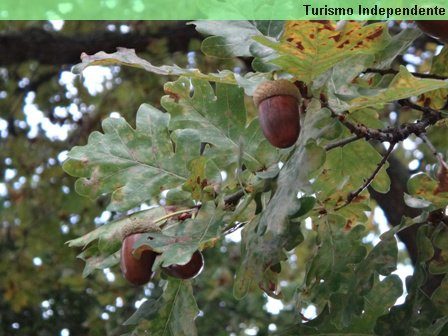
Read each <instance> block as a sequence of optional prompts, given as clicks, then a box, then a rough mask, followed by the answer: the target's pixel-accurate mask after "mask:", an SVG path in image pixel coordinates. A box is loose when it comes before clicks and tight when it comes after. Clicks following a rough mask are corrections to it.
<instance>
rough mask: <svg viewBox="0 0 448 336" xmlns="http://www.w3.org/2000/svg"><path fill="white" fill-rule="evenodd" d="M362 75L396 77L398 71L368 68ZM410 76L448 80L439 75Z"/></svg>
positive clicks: (413, 73)
mask: <svg viewBox="0 0 448 336" xmlns="http://www.w3.org/2000/svg"><path fill="white" fill-rule="evenodd" d="M363 72H364V73H377V74H380V75H389V74H392V75H396V74H398V72H399V71H398V70H394V69H372V68H368V69H366V70H365V71H363ZM411 75H412V76H414V77H418V78H429V79H441V80H445V79H448V77H447V76H440V75H435V74H424V73H419V72H411Z"/></svg>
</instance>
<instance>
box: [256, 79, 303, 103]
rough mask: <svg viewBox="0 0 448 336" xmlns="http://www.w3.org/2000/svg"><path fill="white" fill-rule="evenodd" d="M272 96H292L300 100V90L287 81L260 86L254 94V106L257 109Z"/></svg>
mask: <svg viewBox="0 0 448 336" xmlns="http://www.w3.org/2000/svg"><path fill="white" fill-rule="evenodd" d="M272 96H292V97H295V98H296V99H297V101H299V100H300V98H301V95H300V91H299V89H298V88H297V87H296V86H295V85H294V84H293V83H291V82H290V81H288V80H286V79H279V80H271V81H267V82H263V83H261V84H260V85H258V87H257V89H256V90H255V93H254V97H253V98H254V104H255V106H256V107H258V105H260V103H261V102H262V101H263V100H265V99H266V98H269V97H272Z"/></svg>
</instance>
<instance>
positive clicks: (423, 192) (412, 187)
mask: <svg viewBox="0 0 448 336" xmlns="http://www.w3.org/2000/svg"><path fill="white" fill-rule="evenodd" d="M438 188H439V183H438V182H437V181H436V180H433V179H432V178H430V177H429V176H428V175H426V174H417V175H415V176H413V177H412V178H410V179H409V181H408V192H409V194H410V195H411V196H413V197H415V198H417V199H424V200H427V201H429V202H431V203H432V204H433V205H434V206H435V207H436V208H444V207H446V206H447V205H448V192H447V191H443V192H441V191H437V190H438Z"/></svg>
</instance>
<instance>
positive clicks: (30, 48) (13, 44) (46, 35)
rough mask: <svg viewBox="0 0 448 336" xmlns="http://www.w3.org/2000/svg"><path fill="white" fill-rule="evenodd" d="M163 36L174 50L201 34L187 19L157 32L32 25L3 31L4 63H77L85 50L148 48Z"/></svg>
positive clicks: (0, 38)
mask: <svg viewBox="0 0 448 336" xmlns="http://www.w3.org/2000/svg"><path fill="white" fill-rule="evenodd" d="M160 38H167V47H168V51H169V52H170V53H173V52H175V51H182V52H187V51H189V44H190V41H191V40H192V39H194V38H201V35H200V34H199V33H198V32H197V31H196V30H195V29H194V27H193V26H191V25H185V23H184V22H181V23H180V24H176V25H175V26H167V27H163V29H162V28H161V29H160V30H159V31H158V32H157V33H153V34H142V33H139V32H131V33H127V34H123V33H120V32H110V31H97V32H94V33H85V34H73V35H66V34H63V33H59V32H50V31H46V30H44V29H42V28H36V27H34V28H30V29H27V30H24V31H20V32H12V33H11V32H8V33H0V50H8V52H2V53H0V66H6V65H11V64H19V63H22V62H25V61H37V62H39V63H41V64H49V65H54V66H60V65H64V64H76V63H78V62H79V56H80V55H81V53H82V52H85V53H87V54H89V55H92V54H94V53H96V52H98V51H105V52H114V51H115V50H116V48H117V47H125V48H132V49H135V50H136V52H139V51H140V52H141V51H145V50H148V49H149V48H150V47H151V44H152V43H153V42H154V41H156V40H157V39H160Z"/></svg>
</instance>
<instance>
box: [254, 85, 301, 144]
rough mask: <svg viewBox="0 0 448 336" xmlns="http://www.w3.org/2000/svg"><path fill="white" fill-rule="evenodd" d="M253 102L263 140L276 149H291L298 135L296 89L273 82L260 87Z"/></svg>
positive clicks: (299, 97) (298, 120)
mask: <svg viewBox="0 0 448 336" xmlns="http://www.w3.org/2000/svg"><path fill="white" fill-rule="evenodd" d="M253 98H254V103H255V106H256V107H257V109H258V117H259V120H260V126H261V129H262V131H263V134H264V136H265V137H266V139H268V141H269V142H270V143H271V144H272V145H274V146H275V147H278V148H287V147H290V146H292V145H293V144H294V143H295V142H296V141H297V138H298V137H299V133H300V114H299V103H300V100H301V95H300V92H299V89H298V88H297V87H296V86H295V85H294V84H293V83H291V82H290V81H287V80H284V79H280V80H272V81H267V82H263V83H262V84H260V85H259V86H258V87H257V89H256V90H255V93H254V97H253Z"/></svg>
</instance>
